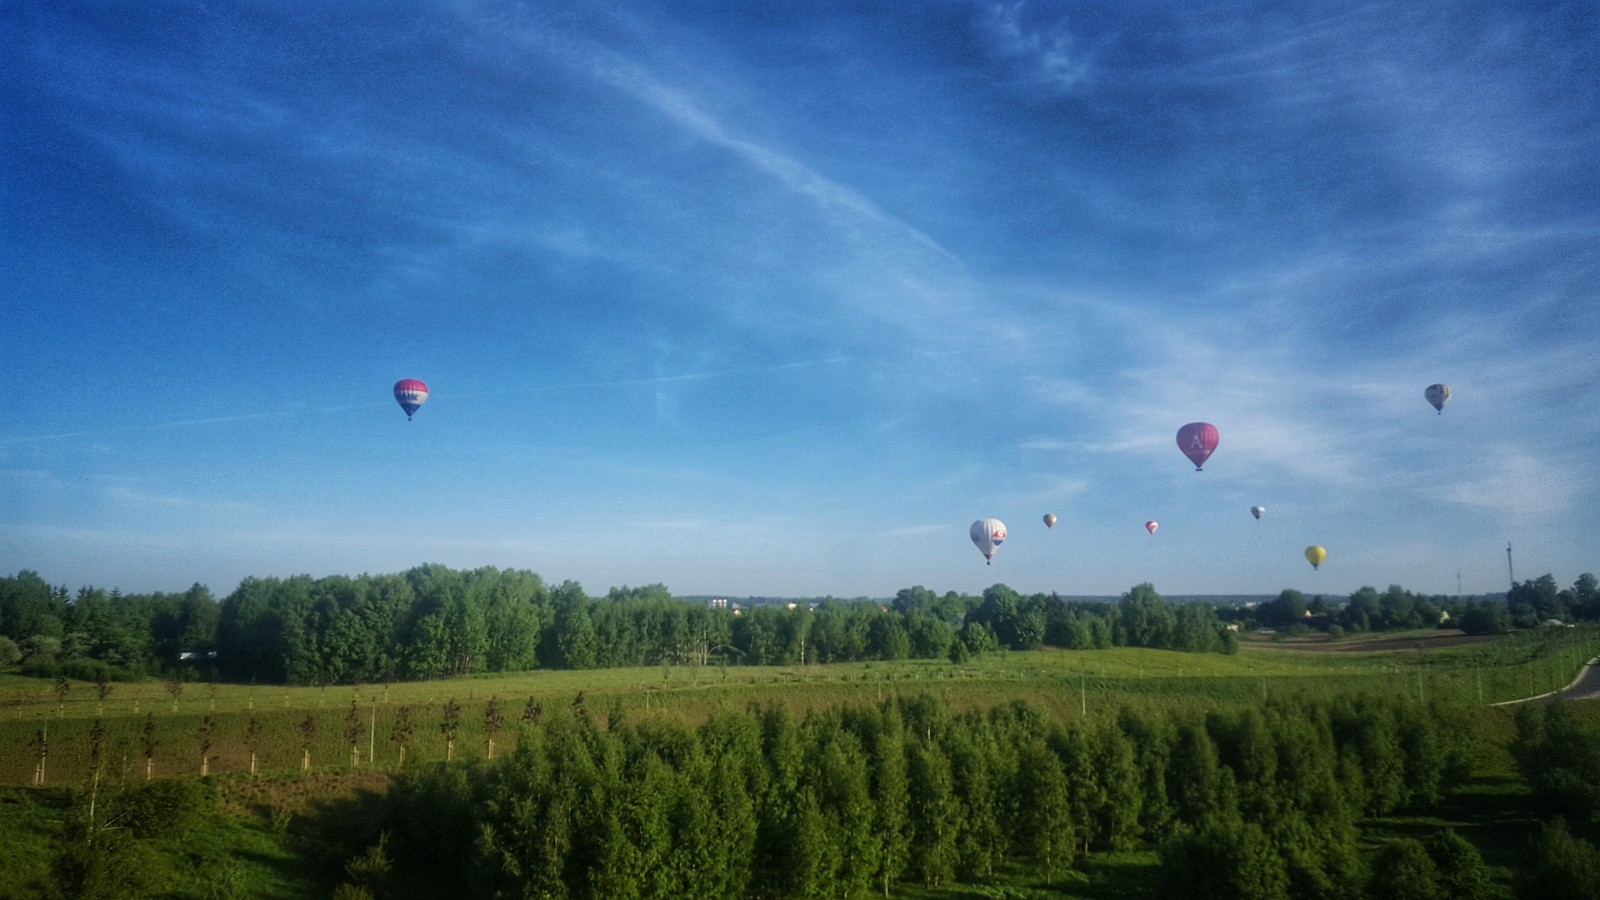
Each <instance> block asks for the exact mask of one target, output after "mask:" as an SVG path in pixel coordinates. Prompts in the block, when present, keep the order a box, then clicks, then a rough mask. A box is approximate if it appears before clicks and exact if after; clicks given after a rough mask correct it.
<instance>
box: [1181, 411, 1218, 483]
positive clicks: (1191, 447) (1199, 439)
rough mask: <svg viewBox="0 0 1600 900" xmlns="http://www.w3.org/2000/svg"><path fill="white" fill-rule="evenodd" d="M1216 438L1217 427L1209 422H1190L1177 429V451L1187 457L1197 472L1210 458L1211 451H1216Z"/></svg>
mask: <svg viewBox="0 0 1600 900" xmlns="http://www.w3.org/2000/svg"><path fill="white" fill-rule="evenodd" d="M1218 437H1220V435H1218V434H1217V426H1215V425H1213V424H1211V423H1210V422H1190V423H1189V424H1187V425H1185V426H1183V427H1182V428H1179V429H1178V449H1179V450H1182V451H1183V455H1184V456H1187V457H1189V461H1190V462H1192V463H1194V470H1195V471H1196V472H1198V471H1200V467H1201V466H1203V465H1205V463H1206V460H1207V459H1209V458H1210V457H1211V451H1213V450H1215V449H1217V439H1218Z"/></svg>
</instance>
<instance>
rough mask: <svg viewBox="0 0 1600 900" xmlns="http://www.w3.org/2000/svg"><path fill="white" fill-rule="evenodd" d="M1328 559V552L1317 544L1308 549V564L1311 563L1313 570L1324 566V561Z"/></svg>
mask: <svg viewBox="0 0 1600 900" xmlns="http://www.w3.org/2000/svg"><path fill="white" fill-rule="evenodd" d="M1327 558H1328V551H1326V550H1324V549H1322V548H1321V547H1319V546H1317V545H1316V544H1312V545H1311V546H1309V547H1307V548H1306V562H1308V563H1311V568H1313V569H1315V568H1318V567H1320V566H1321V565H1322V561H1323V560H1325V559H1327Z"/></svg>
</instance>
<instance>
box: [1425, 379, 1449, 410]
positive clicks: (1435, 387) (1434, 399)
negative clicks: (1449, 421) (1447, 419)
mask: <svg viewBox="0 0 1600 900" xmlns="http://www.w3.org/2000/svg"><path fill="white" fill-rule="evenodd" d="M1422 396H1424V397H1427V398H1428V402H1429V403H1432V404H1433V408H1434V409H1436V410H1438V411H1439V415H1441V416H1442V415H1444V405H1445V404H1446V403H1449V402H1450V385H1448V384H1430V385H1428V388H1427V390H1425V391H1423V392H1422Z"/></svg>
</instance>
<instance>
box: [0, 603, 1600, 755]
mask: <svg viewBox="0 0 1600 900" xmlns="http://www.w3.org/2000/svg"><path fill="white" fill-rule="evenodd" d="M1597 651H1600V628H1595V627H1587V628H1572V629H1552V630H1548V631H1538V632H1526V633H1520V634H1515V635H1510V636H1506V637H1501V638H1495V639H1491V640H1487V641H1482V642H1473V643H1454V642H1452V641H1451V640H1449V639H1442V638H1439V637H1438V636H1437V633H1435V632H1418V633H1415V634H1409V635H1398V636H1396V635H1389V636H1385V637H1383V638H1382V639H1368V640H1347V641H1343V642H1339V643H1337V644H1295V643H1292V642H1273V641H1257V640H1246V641H1242V642H1241V649H1240V652H1239V653H1238V654H1237V655H1233V656H1223V655H1218V654H1192V653H1175V652H1171V651H1164V650H1147V649H1141V648H1115V649H1109V650H1093V651H1063V650H1039V651H1032V652H1009V653H997V654H990V655H987V656H983V657H979V658H977V659H975V660H973V661H972V662H970V663H966V664H962V665H956V664H953V663H949V662H945V661H934V660H909V661H900V662H869V663H850V664H838V665H822V666H797V667H786V668H763V667H746V666H728V667H718V666H709V667H656V668H635V669H600V670H588V671H535V672H528V673H522V674H518V675H497V676H492V677H466V678H458V679H451V680H446V681H427V682H399V683H394V684H387V685H357V686H350V685H338V686H329V687H326V688H316V687H282V686H261V685H238V684H207V683H204V682H188V683H185V684H184V685H183V687H182V691H181V694H179V695H178V696H176V697H174V696H173V693H172V691H171V685H169V684H165V683H162V682H158V681H146V682H136V683H115V684H113V685H112V686H111V690H110V692H109V694H108V695H107V696H106V697H105V699H104V700H103V701H102V700H101V699H100V698H99V697H98V692H97V690H96V685H94V684H92V683H86V682H69V683H68V685H67V691H66V696H65V699H64V701H60V702H58V686H57V684H56V683H55V682H51V681H44V680H40V679H34V678H25V677H21V676H15V675H4V676H0V784H11V785H28V784H31V783H33V780H34V776H35V771H36V768H37V763H38V737H39V735H40V734H41V733H43V735H44V737H45V738H46V740H47V748H46V751H47V752H46V755H45V760H44V770H45V771H44V783H45V784H46V785H74V784H77V783H79V782H80V781H81V780H82V779H83V773H84V772H85V770H86V768H87V766H88V764H89V751H90V737H89V736H90V732H91V729H92V728H93V727H94V725H95V724H96V723H97V722H98V723H99V724H100V725H101V727H102V728H103V729H104V731H103V734H104V737H103V741H102V747H103V752H105V753H108V754H109V756H108V759H110V760H111V761H113V762H114V763H121V764H122V765H124V766H126V767H127V769H128V770H129V771H131V772H133V773H134V774H137V775H139V776H142V775H143V774H144V772H145V744H146V735H145V729H146V727H147V723H148V725H149V727H150V729H151V734H150V737H151V738H153V740H154V752H153V754H152V757H151V758H152V759H153V771H154V774H156V775H157V776H170V775H199V774H200V770H201V747H202V744H203V743H204V742H206V737H205V736H204V735H203V734H202V727H203V725H204V723H205V722H206V720H207V719H209V720H210V721H211V722H212V728H211V731H210V733H209V744H210V748H209V751H208V752H207V754H206V756H207V760H206V766H207V769H208V772H209V773H210V774H212V775H222V774H227V773H248V771H249V768H250V755H251V750H252V741H251V739H250V738H249V732H250V722H251V721H252V720H254V721H255V722H256V723H257V737H256V738H255V740H254V750H255V755H256V771H257V772H258V773H260V774H266V773H284V772H298V771H300V770H301V767H302V763H303V762H304V761H305V755H304V751H305V750H306V749H309V751H310V768H311V769H312V770H313V771H320V770H324V769H328V768H350V767H352V763H353V764H354V767H355V768H358V769H360V768H377V769H393V768H395V767H396V765H397V764H398V762H399V756H400V741H399V740H398V739H397V735H396V724H397V723H398V722H399V721H400V717H401V710H402V708H408V710H409V721H410V724H411V736H410V739H409V741H408V745H409V746H408V749H407V751H406V761H407V764H408V765H410V764H421V763H426V762H435V761H443V760H444V759H445V756H446V750H447V748H446V737H445V734H444V732H443V728H442V727H441V726H442V725H443V723H444V708H445V705H446V704H447V703H449V702H451V701H454V702H455V703H456V704H458V705H459V710H460V711H459V718H458V720H457V734H456V740H455V746H454V751H453V752H454V758H456V759H464V758H470V757H479V758H481V757H484V756H486V755H487V754H488V737H489V735H488V733H487V732H488V727H487V726H486V713H487V708H488V703H489V701H490V700H491V698H493V699H494V700H495V702H496V703H497V704H498V707H499V714H500V717H501V719H502V721H503V724H502V726H501V728H500V730H499V731H498V733H497V734H496V735H495V750H496V754H497V755H498V754H501V753H504V752H507V751H509V750H510V749H512V748H513V747H514V746H515V742H516V735H517V730H518V729H517V725H518V723H519V721H520V720H521V719H522V717H523V716H524V715H525V713H526V712H527V708H528V706H529V704H530V703H536V704H539V705H541V706H544V707H548V706H550V705H551V704H572V703H575V702H581V703H582V705H583V706H584V708H585V709H586V710H587V712H588V714H589V715H591V716H594V717H596V718H597V719H599V720H601V721H607V722H609V721H614V720H616V719H617V718H618V717H625V718H627V719H630V720H631V719H635V718H637V717H663V718H666V719H670V720H673V721H678V722H684V723H691V724H692V723H698V722H701V721H704V720H705V719H706V718H707V717H708V716H710V715H711V714H712V713H713V712H715V711H716V710H718V709H723V708H736V709H744V708H746V707H748V706H749V705H751V704H758V705H770V704H783V705H786V706H788V707H790V708H791V709H793V710H795V711H796V712H804V711H806V710H809V709H819V708H827V707H833V706H839V705H849V704H855V703H862V702H876V701H877V700H879V699H882V698H883V697H885V696H888V695H890V694H892V693H894V692H900V693H928V694H934V695H937V696H939V697H942V698H943V699H945V700H946V701H948V702H949V703H950V704H952V705H953V706H955V707H957V708H988V707H993V706H999V705H1004V704H1007V703H1010V702H1012V701H1014V700H1027V701H1028V702H1030V703H1033V704H1035V705H1038V706H1040V707H1042V708H1043V709H1045V710H1046V711H1047V712H1048V713H1050V714H1051V715H1053V716H1056V717H1058V718H1060V719H1062V720H1063V721H1073V720H1081V719H1084V718H1085V717H1087V718H1088V719H1091V720H1092V719H1097V718H1099V717H1111V716H1115V715H1116V714H1117V712H1118V711H1119V710H1120V709H1122V708H1124V707H1130V708H1133V709H1135V710H1137V711H1140V712H1148V713H1161V712H1183V713H1187V712H1193V711H1195V710H1203V709H1208V708H1219V707H1226V706H1230V705H1236V704H1250V703H1257V702H1260V701H1261V700H1262V699H1263V698H1265V697H1268V696H1271V695H1273V694H1277V693H1282V692H1291V693H1298V694H1306V695H1326V694H1332V693H1341V692H1349V691H1359V692H1370V693H1399V694H1402V695H1406V696H1410V697H1415V698H1417V699H1419V700H1423V701H1427V702H1438V703H1443V704H1447V705H1452V706H1460V707H1463V708H1474V707H1477V708H1483V707H1488V706H1490V705H1491V704H1494V703H1498V702H1502V701H1506V700H1513V699H1519V698H1523V697H1529V696H1534V695H1538V694H1542V693H1545V692H1548V691H1552V690H1556V689H1559V688H1561V687H1563V686H1565V685H1566V684H1567V683H1569V682H1570V681H1571V680H1572V679H1573V677H1574V676H1575V675H1576V674H1577V673H1578V672H1579V671H1580V669H1581V667H1582V666H1583V664H1584V663H1585V661H1587V660H1589V659H1591V658H1593V657H1594V656H1595V655H1596V652H1597ZM580 697H581V700H580ZM352 704H353V705H354V710H355V712H354V714H353V715H352ZM308 718H310V719H312V720H313V721H314V726H315V731H314V734H312V735H310V736H309V737H308V736H307V735H306V734H305V733H304V731H303V730H302V726H303V725H304V723H305V722H306V721H307V719H308ZM1487 718H1488V720H1489V721H1493V720H1495V719H1497V718H1507V717H1505V716H1500V717H1495V716H1492V715H1491V716H1488V717H1487ZM1485 727H1490V730H1491V731H1494V730H1496V729H1494V728H1492V727H1491V726H1489V725H1488V722H1486V723H1485ZM352 732H353V733H354V734H353V735H352ZM352 736H354V738H355V740H354V746H355V751H356V752H355V754H354V755H352V752H351V749H352V741H351V737H352Z"/></svg>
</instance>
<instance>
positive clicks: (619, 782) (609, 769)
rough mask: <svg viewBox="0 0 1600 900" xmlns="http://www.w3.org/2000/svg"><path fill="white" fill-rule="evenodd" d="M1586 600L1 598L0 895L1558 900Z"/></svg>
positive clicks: (360, 591) (492, 591) (329, 586)
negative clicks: (1574, 685)
mask: <svg viewBox="0 0 1600 900" xmlns="http://www.w3.org/2000/svg"><path fill="white" fill-rule="evenodd" d="M1595 599H1596V598H1595V591H1594V582H1593V578H1592V577H1590V576H1587V575H1586V576H1583V577H1581V578H1580V579H1579V580H1578V582H1577V583H1576V584H1574V585H1573V586H1572V587H1571V588H1568V589H1560V588H1558V587H1556V585H1555V583H1554V581H1553V580H1552V579H1550V578H1549V576H1545V577H1543V578H1540V579H1535V580H1533V581H1529V582H1524V583H1523V584H1521V585H1517V586H1515V587H1514V588H1513V590H1512V592H1511V593H1510V594H1509V595H1508V596H1507V597H1506V598H1505V599H1501V598H1498V597H1495V598H1468V599H1464V600H1462V599H1457V598H1441V597H1424V596H1418V595H1414V594H1411V593H1410V592H1408V591H1405V590H1404V589H1402V588H1399V587H1397V586H1392V587H1390V588H1389V589H1387V590H1386V591H1382V592H1380V591H1377V590H1374V589H1371V588H1363V589H1362V590H1361V591H1359V592H1357V594H1355V595H1352V596H1351V597H1348V598H1338V599H1337V600H1336V601H1330V600H1328V599H1327V598H1321V597H1313V598H1305V597H1303V596H1300V595H1298V594H1297V593H1296V592H1292V591H1285V592H1283V593H1282V594H1280V595H1279V596H1278V597H1277V598H1275V599H1272V600H1271V601H1269V602H1264V603H1261V604H1259V605H1256V606H1254V607H1252V608H1249V609H1245V608H1242V607H1232V606H1221V605H1213V604H1209V603H1205V602H1200V601H1186V602H1181V603H1170V602H1168V601H1166V600H1165V599H1163V598H1162V597H1161V596H1160V594H1158V593H1157V592H1156V590H1155V588H1154V587H1153V586H1152V585H1148V584H1143V585H1136V586H1135V587H1133V588H1131V589H1130V590H1129V591H1128V592H1127V593H1125V594H1124V595H1123V596H1122V597H1120V598H1118V599H1116V600H1105V601H1085V600H1071V601H1068V600H1063V599H1061V598H1059V597H1055V596H1052V595H1033V596H1019V595H1018V594H1017V593H1016V592H1014V591H1012V590H1010V589H1009V588H1007V587H1005V586H1004V585H995V586H992V587H991V588H989V589H987V590H986V591H984V592H983V594H982V595H981V596H963V595H958V594H954V593H947V594H944V595H937V594H935V593H934V592H932V591H929V590H927V589H925V588H921V587H915V588H908V589H906V590H903V591H901V592H899V594H898V595H897V596H896V597H894V598H892V599H890V600H884V601H869V600H848V601H847V600H838V599H834V598H820V599H818V600H815V601H809V602H808V601H798V602H794V603H793V605H792V606H791V605H788V604H769V605H748V606H744V607H743V608H713V607H711V606H710V605H708V604H706V603H704V602H689V601H685V600H681V599H677V598H674V597H672V596H671V595H670V594H669V593H668V592H667V591H666V589H665V588H663V587H661V586H659V585H652V586H647V587H644V588H619V589H613V590H612V591H611V592H610V593H609V594H608V595H607V596H605V597H598V598H590V597H588V596H586V595H585V594H584V593H583V592H582V590H581V589H580V588H579V587H578V586H577V585H575V584H571V583H567V584H563V585H560V586H557V587H554V588H550V587H547V586H546V585H544V584H543V582H542V581H541V580H540V579H539V578H538V576H536V575H534V574H532V573H529V572H521V571H501V570H495V569H479V570H472V571H453V570H450V569H447V568H444V567H438V566H422V567H418V568H416V569H412V570H410V571H408V572H406V573H403V574H399V575H382V576H365V575H364V576H360V577H356V578H344V577H334V578H320V579H314V578H310V577H302V578H291V579H282V580H279V579H259V580H257V579H249V580H246V581H245V582H244V583H242V584H241V585H240V586H239V588H238V589H237V590H236V591H234V592H233V593H232V594H230V595H229V596H228V597H226V598H223V599H222V600H221V601H220V602H219V601H216V600H214V599H213V598H212V597H211V596H210V595H209V593H208V592H207V591H206V589H205V588H203V587H201V586H196V587H195V588H192V589H191V590H190V591H188V592H186V593H184V594H177V595H170V594H169V595H121V594H119V593H117V592H114V591H113V592H110V593H105V592H101V591H99V590H95V589H81V590H80V591H78V592H77V593H76V594H69V592H68V591H67V590H65V589H63V588H59V587H54V588H53V587H50V586H49V585H47V584H46V583H45V582H44V581H43V580H42V579H40V578H39V577H38V576H37V575H35V574H34V573H31V572H22V573H19V574H18V575H17V576H16V577H13V578H7V579H0V631H3V632H4V634H3V637H0V640H3V641H5V642H6V644H0V651H3V652H4V658H3V659H0V663H3V666H0V702H3V704H4V705H3V707H0V754H3V755H0V783H4V784H8V785H11V786H10V787H6V788H0V896H16V897H57V896H59V897H68V896H70V897H80V896H81V897H146V896H160V897H175V898H176V897H182V898H189V897H195V898H199V897H256V896H268V897H299V896H318V895H320V896H338V897H343V898H368V897H370V898H411V897H434V896H441V895H447V896H474V897H512V896H519V897H561V898H610V897H624V898H626V897H640V898H644V897H683V896H720V897H750V898H780V897H872V896H881V897H909V898H956V897H1015V898H1031V897H1038V898H1045V897H1091V898H1092V897H1140V896H1172V897H1196V898H1198V897H1221V896H1227V897H1242V898H1254V897H1261V898H1300V897H1318V898H1320V897H1327V898H1360V897H1397V898H1398V897H1407V898H1413V897H1423V898H1427V897H1439V898H1446V897H1449V898H1457V897H1469V898H1470V897H1484V898H1490V897H1512V896H1517V897H1539V898H1541V900H1559V898H1566V897H1586V898H1592V897H1594V896H1600V850H1597V849H1596V840H1597V839H1600V787H1597V786H1600V712H1596V710H1595V708H1594V707H1595V704H1593V703H1591V702H1588V701H1557V702H1544V703H1524V704H1515V705H1509V706H1507V705H1501V706H1495V705H1491V704H1494V703H1503V702H1504V701H1508V700H1516V699H1521V698H1525V697H1531V696H1536V695H1545V694H1549V693H1551V692H1556V691H1559V690H1560V689H1562V688H1563V687H1565V686H1566V685H1567V684H1568V683H1569V682H1573V679H1574V676H1575V675H1577V674H1580V673H1582V672H1583V671H1585V670H1586V669H1587V663H1588V661H1589V660H1590V659H1592V658H1593V657H1594V656H1595V651H1596V650H1597V649H1600V628H1596V627H1594V626H1591V625H1587V624H1581V623H1582V622H1584V621H1586V620H1587V619H1589V618H1592V615H1593V612H1594V605H1595ZM1562 619H1564V620H1566V621H1565V622H1563V624H1562V625H1561V626H1560V627H1557V626H1554V625H1551V624H1548V623H1549V622H1550V620H1562ZM1572 620H1578V622H1579V623H1580V624H1577V625H1576V626H1572V627H1569V626H1570V625H1571V622H1572ZM1441 625H1452V626H1454V627H1452V628H1449V629H1448V630H1440V627H1439V626H1441ZM1468 625H1471V626H1472V627H1471V628H1470V629H1469V628H1467V627H1464V626H1468ZM1230 626H1235V627H1236V628H1237V629H1238V630H1235V629H1234V628H1230ZM1268 627H1271V628H1274V629H1275V634H1274V635H1272V636H1270V637H1268V636H1265V635H1260V634H1254V633H1253V632H1256V631H1258V630H1260V629H1263V628H1268ZM1241 634H1243V635H1244V637H1242V638H1241V636H1240V635H1241ZM1436 636H1442V637H1443V639H1437V640H1436V639H1435V637H1436ZM6 673H9V674H6Z"/></svg>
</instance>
